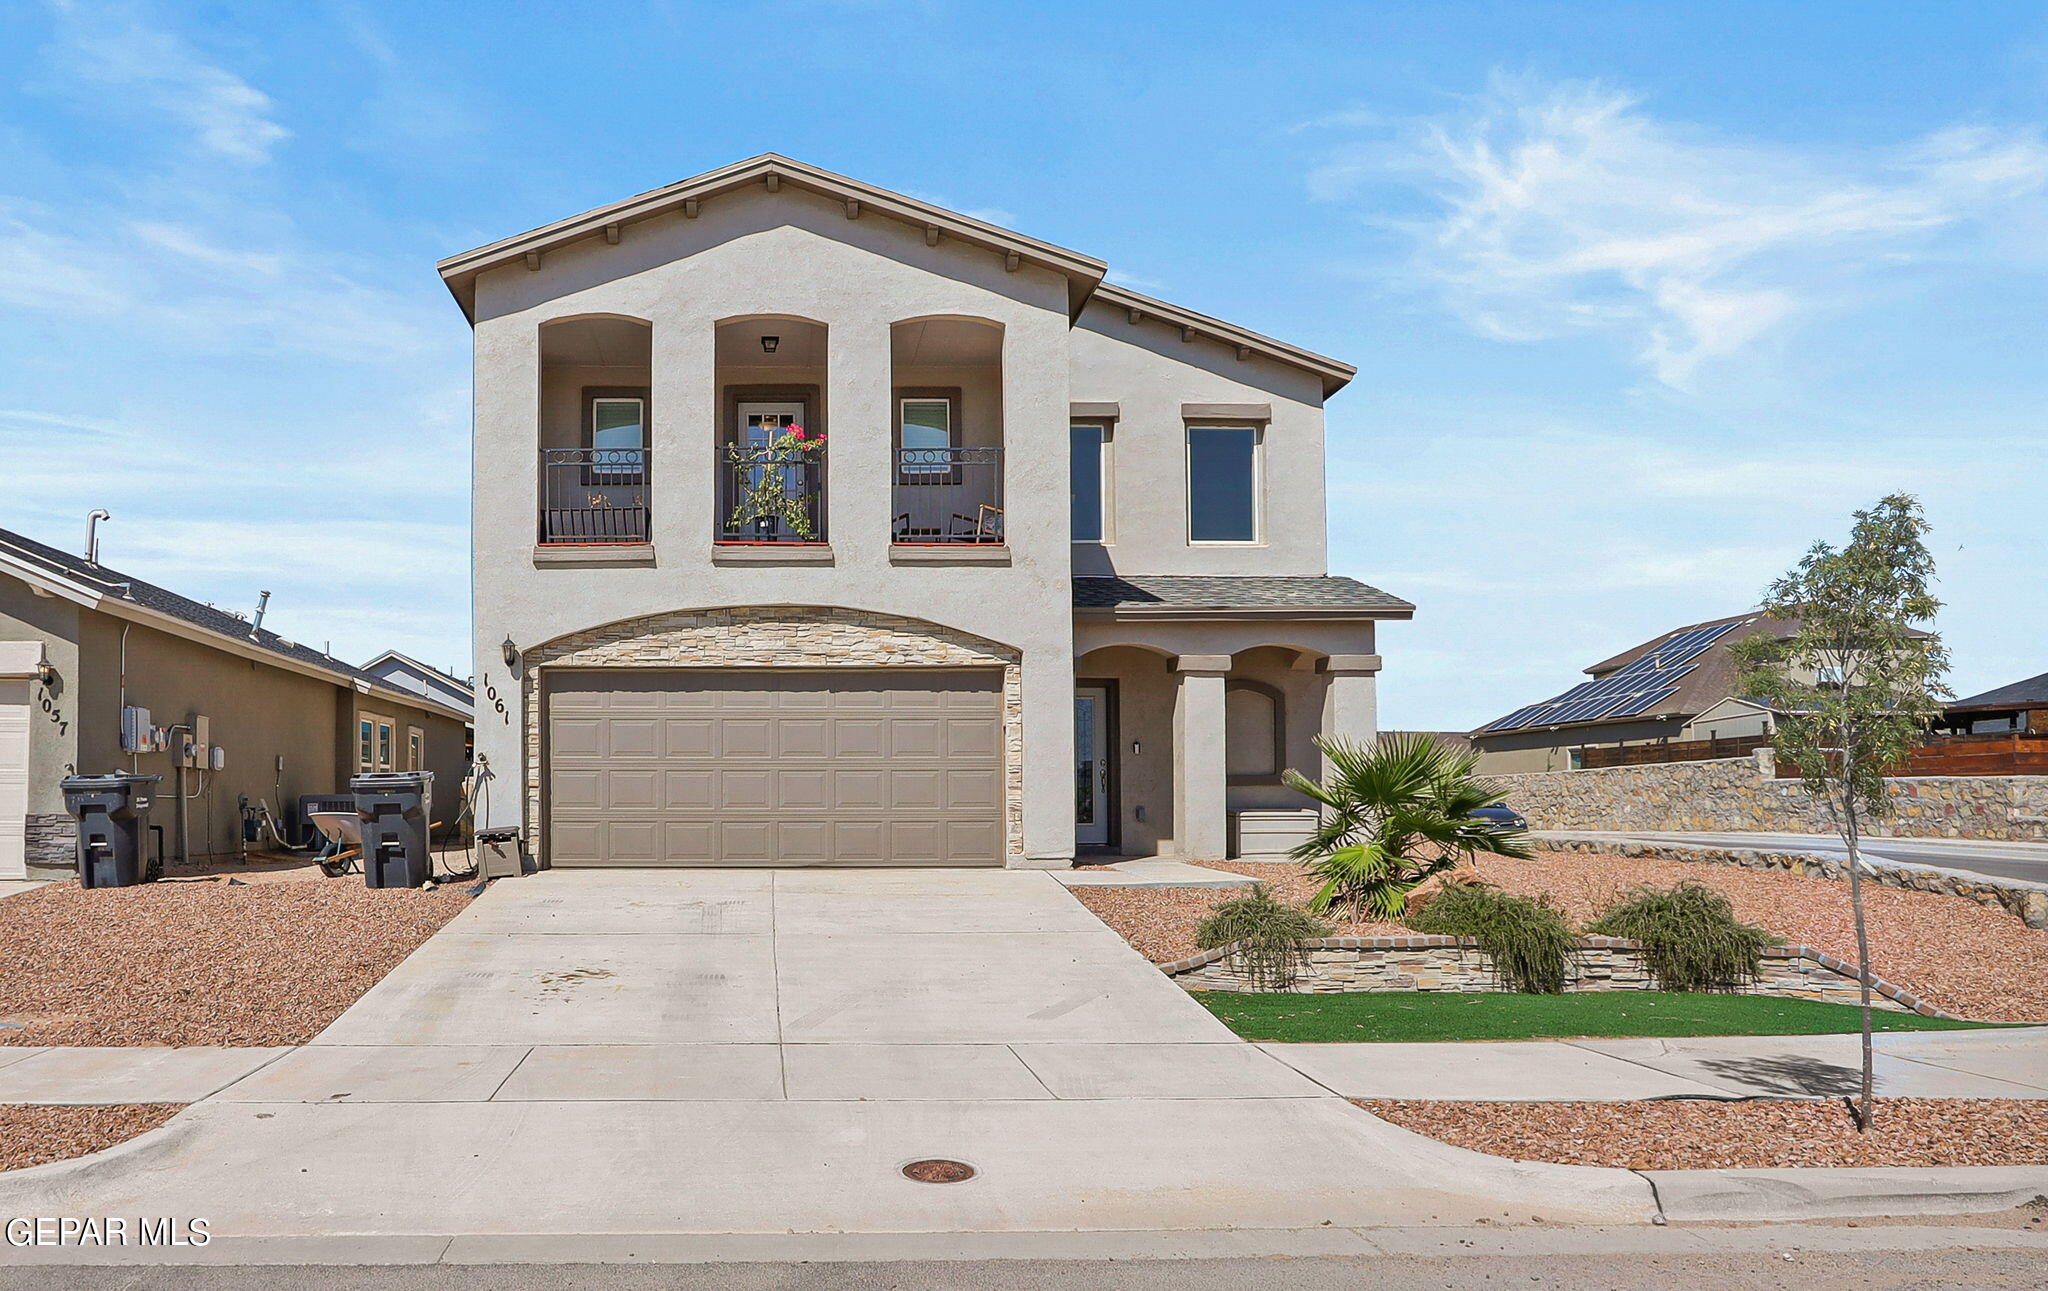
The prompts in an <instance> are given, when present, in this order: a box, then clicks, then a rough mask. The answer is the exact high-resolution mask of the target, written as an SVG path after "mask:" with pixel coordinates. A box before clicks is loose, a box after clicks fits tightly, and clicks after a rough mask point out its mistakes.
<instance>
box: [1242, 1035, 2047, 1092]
mask: <svg viewBox="0 0 2048 1291" xmlns="http://www.w3.org/2000/svg"><path fill="white" fill-rule="evenodd" d="M1873 1045H1874V1047H1875V1048H1876V1051H1877V1062H1876V1071H1875V1074H1876V1078H1877V1092H1878V1093H1879V1094H1882V1095H1885V1096H1887V1097H1892V1098H2048V1027H2021V1028H2012V1029H2006V1028H1999V1029H1995V1030H1983V1031H1901V1032H1889V1033H1885V1034H1881V1035H1878V1036H1875V1037H1873ZM1259 1047H1260V1048H1262V1049H1264V1050H1265V1051H1266V1052H1267V1053H1269V1054H1271V1055H1273V1056H1274V1057H1276V1058H1278V1059H1280V1060H1281V1061H1282V1062H1285V1063H1287V1064H1288V1065H1289V1066H1291V1067H1293V1068H1294V1069H1295V1070H1297V1071H1300V1072H1302V1073H1303V1074H1304V1075H1307V1076H1308V1077H1310V1078H1311V1079H1313V1080H1315V1081H1316V1082H1317V1083H1319V1084H1321V1085H1322V1086H1324V1087H1325V1088H1327V1089H1329V1090H1330V1091H1332V1092H1333V1093H1337V1094H1341V1095H1343V1096H1344V1097H1346V1098H1417V1099H1431V1098H1433V1099H1445V1100H1450V1101H1456V1102H1492V1101H1500V1102H1623V1101H1631V1100H1635V1099H1649V1098H1836V1097H1842V1096H1844V1095H1847V1094H1851V1093H1854V1092H1855V1091H1856V1090H1857V1089H1858V1087H1859V1086H1860V1085H1861V1082H1862V1074H1861V1073H1862V1057H1861V1042H1860V1040H1859V1039H1858V1037H1856V1036H1854V1035H1823V1036H1700V1037H1693V1038H1683V1039H1623V1040H1523V1041H1506V1042H1479V1043H1461V1044H1266V1045H1261V1046H1259Z"/></svg>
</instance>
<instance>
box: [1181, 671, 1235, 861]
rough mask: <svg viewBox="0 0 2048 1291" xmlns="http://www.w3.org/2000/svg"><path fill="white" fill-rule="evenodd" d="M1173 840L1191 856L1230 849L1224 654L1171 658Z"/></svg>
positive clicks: (1218, 855) (1212, 856) (1216, 855)
mask: <svg viewBox="0 0 2048 1291" xmlns="http://www.w3.org/2000/svg"><path fill="white" fill-rule="evenodd" d="M1173 670H1174V673H1175V675H1176V678H1177V680H1178V683H1179V685H1178V689H1177V692H1176V702H1175V704H1174V715H1173V716H1174V721H1173V726H1174V748H1173V771H1174V791H1173V839H1174V846H1175V847H1176V848H1177V849H1178V850H1179V852H1180V854H1181V855H1182V856H1185V857H1189V858H1191V859H1203V860H1221V859H1222V858H1223V857H1224V856H1225V855H1226V854H1227V853H1228V852H1229V848H1230V810H1229V805H1228V803H1227V801H1226V799H1225V794H1226V791H1227V786H1226V781H1225V779H1224V729H1223V682H1224V677H1225V676H1226V675H1227V674H1228V673H1229V672H1230V656H1229V655H1227V654H1184V655H1181V656H1180V657H1179V658H1178V659H1176V660H1174V664H1173Z"/></svg>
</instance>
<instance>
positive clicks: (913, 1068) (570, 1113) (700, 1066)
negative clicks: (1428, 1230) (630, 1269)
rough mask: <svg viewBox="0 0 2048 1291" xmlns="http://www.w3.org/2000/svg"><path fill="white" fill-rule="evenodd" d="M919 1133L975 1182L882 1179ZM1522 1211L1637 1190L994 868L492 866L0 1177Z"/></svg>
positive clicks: (618, 1195)
mask: <svg viewBox="0 0 2048 1291" xmlns="http://www.w3.org/2000/svg"><path fill="white" fill-rule="evenodd" d="M22 1061H23V1062H28V1061H31V1060H30V1059H23V1060H22ZM5 1070H6V1068H4V1067H0V1073H4V1072H5ZM934 1156H936V1157H949V1158H954V1159H958V1160H963V1161H966V1162H968V1163H970V1164H972V1165H973V1166H974V1167H976V1169H977V1170H978V1171H979V1174H978V1176H977V1177H976V1178H974V1179H973V1180H971V1181H969V1182H966V1183H962V1184H955V1185H947V1186H934V1185H931V1184H925V1183H918V1182H913V1181H911V1180H909V1179H906V1178H905V1177H904V1176H903V1175H902V1173H901V1169H900V1168H901V1167H902V1166H903V1165H904V1164H905V1163H906V1162H909V1161H913V1160H917V1159H921V1158H924V1157H934ZM1532 1210H1534V1211H1536V1212H1538V1213H1543V1214H1545V1215H1546V1216H1548V1217H1550V1218H1552V1219H1555V1220H1558V1221H1562V1222H1616V1221H1621V1222H1643V1221H1646V1220H1647V1219H1649V1218H1650V1216H1651V1215H1653V1214H1654V1213H1656V1206H1655V1199H1654V1197H1653V1195H1652V1191H1651V1189H1650V1187H1649V1185H1648V1184H1647V1183H1646V1182H1644V1181H1643V1180H1642V1179H1641V1178H1640V1177H1638V1176H1635V1175H1633V1174H1630V1173H1628V1172H1626V1171H1620V1170H1605V1169H1589V1168H1579V1167H1568V1166H1552V1165H1532V1164H1524V1163H1517V1162H1510V1161H1504V1160H1500V1159H1498V1158H1493V1157H1488V1156H1484V1155H1481V1154H1477V1153H1471V1152H1466V1151H1463V1150H1460V1149H1457V1148H1452V1147H1449V1146H1447V1145H1444V1144H1441V1143H1437V1142H1434V1141H1432V1140H1429V1139H1426V1138H1422V1137H1420V1136H1418V1135H1414V1134H1411V1133H1409V1132H1407V1131H1405V1130H1401V1129H1398V1128H1396V1127H1393V1126H1390V1125H1387V1124H1385V1123H1383V1122H1381V1121H1378V1120H1375V1119H1374V1118H1372V1117H1369V1116H1367V1115H1365V1114H1364V1113H1362V1112H1361V1111H1359V1110H1358V1109H1356V1108H1354V1107H1352V1106H1350V1105H1349V1104H1347V1103H1345V1102H1344V1101H1343V1100H1342V1099H1340V1098H1338V1097H1336V1096H1334V1095H1332V1094H1330V1093H1328V1092H1327V1091H1325V1090H1323V1089H1322V1088H1320V1087H1319V1086H1316V1085H1314V1084H1312V1083H1311V1082H1309V1081H1307V1080H1305V1079H1303V1078H1302V1077H1301V1076H1300V1075H1299V1074H1298V1073H1296V1072H1295V1071H1294V1070H1292V1069H1291V1068H1289V1067H1288V1066H1286V1065H1284V1064H1282V1063H1280V1062H1278V1061H1276V1060H1274V1059H1273V1058H1271V1057H1270V1056H1268V1055H1267V1054H1265V1053H1263V1052H1262V1051H1260V1050H1259V1049H1257V1048H1256V1047H1254V1046H1250V1045H1246V1044H1244V1043H1243V1042H1242V1041H1239V1040H1238V1039H1237V1038H1236V1037H1235V1036H1233V1035H1232V1034H1231V1033H1230V1032H1229V1031H1228V1030H1226V1029H1225V1028H1224V1027H1223V1026H1222V1025H1221V1024H1220V1023H1218V1022H1217V1021H1216V1020H1215V1019H1214V1018H1213V1017H1212V1016H1211V1015H1210V1014H1209V1013H1208V1011H1207V1010H1205V1009H1203V1008H1202V1007H1201V1006H1200V1005H1199V1004H1197V1003H1196V1002H1195V1001H1193V1000H1192V999H1190V998H1189V997H1188V996H1187V994H1186V993H1185V992H1183V991H1182V990H1180V989H1179V988H1178V987H1176V986H1175V985H1174V984H1173V983H1172V982H1170V981H1168V980H1167V979H1166V978H1165V977H1163V976H1162V975H1161V974H1160V973H1159V972H1158V970H1157V969H1155V968H1153V967H1152V966H1151V965H1150V964H1148V963H1146V962H1145V961H1144V960H1143V959H1142V958H1141V957H1140V956H1139V955H1138V954H1137V953H1136V952H1135V951H1133V950H1131V948H1130V947H1129V946H1128V945H1126V944H1125V943H1124V941H1123V940H1122V939H1121V938H1120V937H1118V936H1117V935H1116V934H1115V933H1113V932H1111V931H1110V930H1109V929H1108V928H1107V927H1105V926H1104V925H1103V924H1102V923H1101V922H1100V921H1098V920H1096V919H1095V918H1094V917H1093V916H1092V915H1090V914H1089V913H1088V912H1087V911H1086V910H1085V909H1084V908H1082V907H1081V906H1080V904H1079V903H1078V902H1077V901H1075V900H1074V899H1073V898H1072V897H1071V896H1070V895H1069V894H1068V893H1067V891H1066V890H1065V889H1064V888H1063V887H1062V886H1061V885H1060V884H1059V882H1058V881H1056V880H1055V879H1054V878H1053V877H1052V876H1050V875H1048V874H1043V873H1033V872H1021V871H993V870H992V871H865V872H863V871H779V872H774V873H769V872H748V871H678V872H551V873H545V874H541V875H537V876H533V877H531V878H526V879H520V880H515V881H508V882H502V883H498V884H495V885H493V886H492V887H491V889H490V890H489V891H488V892H487V893H485V895H484V896H483V897H481V898H480V899H478V900H477V901H476V902H475V903H474V904H472V905H471V906H470V907H469V908H468V909H467V910H465V911H464V912H463V913H462V914H461V915H459V916H458V917H457V918H456V919H454V920H453V921H451V922H450V923H449V924H448V926H447V927H446V928H444V929H443V930H442V931H441V932H439V933H437V934H436V935H435V936H434V937H433V938H431V939H429V940H428V941H427V942H426V943H425V944H424V945H423V946H421V947H420V949H419V950H417V951H416V952H414V954H413V955H412V956H411V957H410V958H408V959H407V960H406V961H405V962H404V963H403V964H401V965H400V966H399V968H398V969H397V970H396V971H394V972H393V973H392V974H391V975H390V976H389V977H387V978H386V979H385V980H384V981H383V982H382V983H380V984H379V985H378V986H377V987H375V988H374V989H373V990H371V991H370V992H369V993H368V994H367V995H365V996H364V997H363V998H362V999H361V1000H359V1001H358V1002H357V1003H356V1005H355V1006H354V1007H353V1008H351V1009H350V1010H349V1011H348V1012H347V1013H346V1014H344V1015H343V1016H342V1017H341V1018H340V1019H338V1020H337V1021H336V1022H335V1023H334V1024H333V1025H332V1026H331V1027H329V1028H328V1030H327V1031H326V1032H324V1033H323V1034H322V1035H321V1036H319V1037H318V1038H317V1039H316V1040H315V1042H314V1043H313V1044H311V1045H308V1046H306V1047H304V1048H302V1049H299V1050H297V1051H295V1052H293V1053H290V1054H287V1055H284V1056H283V1057H280V1058H278V1059H276V1060H275V1061H274V1062H271V1063H269V1064H268V1065H266V1066H265V1067H263V1068H262V1069H261V1070H260V1071H258V1072H256V1073H255V1074H253V1075H252V1076H250V1077H249V1078H247V1079H245V1080H243V1081H240V1082H238V1083H237V1084H235V1085H233V1086H231V1087H230V1088H229V1089H227V1090H226V1091H224V1092H223V1093H221V1094H220V1095H218V1096H215V1097H212V1098H209V1099H207V1100H205V1101H203V1102H201V1103H198V1104H196V1105H195V1106H193V1107H191V1108H189V1109H187V1110H186V1111H185V1112H183V1113H181V1114H180V1115H179V1116H177V1117H175V1118H173V1120H172V1121H171V1122H170V1123H169V1124H168V1125H167V1126H165V1127H164V1128H163V1129H161V1130H159V1131H156V1132H154V1133H152V1134H149V1135H145V1136H143V1137H142V1138H139V1139H136V1140H134V1141H132V1142H131V1143H128V1144H125V1145H122V1146H119V1147H116V1148H114V1149H111V1150H110V1151H108V1152H105V1153H102V1154H100V1155H98V1156H96V1157H93V1158H89V1159H86V1160H82V1161H78V1162H70V1163H60V1164H56V1165H50V1166H43V1167H37V1168H35V1169H31V1170H25V1171H21V1172H18V1173H15V1174H11V1175H0V1212H4V1213H9V1214H57V1215H62V1214H114V1215H120V1214H158V1213H165V1214H170V1213H177V1214H188V1215H203V1216H205V1217H207V1218H208V1219H209V1221H210V1223H211V1225H212V1228H213V1231H214V1233H216V1234H219V1235H220V1236H221V1240H222V1241H223V1242H226V1243H230V1244H231V1243H232V1241H233V1240H235V1239H238V1238H254V1237H263V1236H284V1235H299V1236H316V1235H319V1234H336V1233H347V1234H358V1235H364V1236H376V1235H391V1236H396V1235H404V1234H417V1233H419V1232H421V1231H423V1230H422V1225H423V1224H426V1223H429V1222H430V1223H431V1224H432V1226H433V1228H432V1230H431V1231H438V1232H445V1233H461V1234H479V1235H487V1234H498V1235H511V1234H550V1233H585V1234H588V1233H616V1234H698V1235H702V1234H787V1233H790V1232H798V1233H807V1232H835V1233H906V1232H922V1233H970V1232H971V1233H1030V1232H1040V1233H1074V1232H1104V1231H1160V1230H1173V1231H1182V1230H1186V1231H1198V1230H1222V1229H1240V1230H1245V1229H1250V1230H1258V1229H1282V1228H1302V1227H1316V1226H1320V1225H1323V1224H1325V1223H1327V1224H1329V1225H1332V1226H1346V1225H1349V1226H1358V1225H1369V1226H1387V1225H1396V1226H1398V1225H1411V1224H1424V1225H1427V1224H1456V1223H1471V1222H1475V1221H1477V1220H1479V1219H1482V1218H1484V1219H1488V1220H1489V1221H1491V1222H1503V1221H1504V1220H1506V1219H1508V1218H1509V1217H1511V1216H1514V1215H1517V1214H1520V1215H1522V1216H1524V1217H1526V1215H1527V1214H1528V1213H1530V1212H1531V1211H1532ZM230 1249H231V1245H230Z"/></svg>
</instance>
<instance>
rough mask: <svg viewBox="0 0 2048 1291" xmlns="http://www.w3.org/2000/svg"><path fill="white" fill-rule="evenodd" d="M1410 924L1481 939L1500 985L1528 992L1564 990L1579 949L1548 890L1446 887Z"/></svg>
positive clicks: (1444, 934)
mask: <svg viewBox="0 0 2048 1291" xmlns="http://www.w3.org/2000/svg"><path fill="white" fill-rule="evenodd" d="M1408 926H1409V927H1411V928H1413V929H1415V931H1417V932H1422V933H1430V934H1434V935H1436V936H1441V937H1469V938H1471V939H1472V940H1474V941H1476V942H1478V943H1479V948H1480V949H1481V950H1484V951H1485V952H1486V953H1487V955H1488V956H1489V957H1490V958H1491V959H1492V960H1493V971H1494V975H1495V976H1496V977H1498V978H1499V979H1500V982H1501V985H1503V986H1505V987H1506V988H1507V989H1509V990H1511V991H1519V992H1521V993H1522V994H1524V995H1558V994H1561V993H1562V992H1563V991H1564V984H1565V979H1566V978H1568V977H1569V976H1570V975H1571V969H1572V965H1573V963H1574V961H1575V960H1576V959H1577V958H1578V953H1579V942H1578V938H1577V936H1576V935H1574V934H1573V932H1572V927H1571V925H1570V924H1569V923H1567V922H1566V921H1565V917H1564V912H1563V911H1562V910H1560V909H1558V908H1557V906H1556V904H1555V903H1553V902H1552V901H1551V900H1550V898H1549V897H1548V896H1547V895H1546V896H1536V897H1524V896H1516V895H1514V894H1513V893H1509V892H1503V891H1501V890H1500V889H1499V888H1496V887H1492V886H1489V885H1487V884H1483V883H1456V884H1450V885H1447V886H1445V887H1444V888H1443V889H1442V890H1440V891H1438V892H1437V893H1436V894H1435V895H1434V896H1432V897H1430V899H1429V901H1428V902H1427V903H1425V904H1424V905H1423V906H1422V907H1421V908H1420V909H1418V910H1416V911H1415V912H1414V913H1413V914H1411V915H1409V916H1408Z"/></svg>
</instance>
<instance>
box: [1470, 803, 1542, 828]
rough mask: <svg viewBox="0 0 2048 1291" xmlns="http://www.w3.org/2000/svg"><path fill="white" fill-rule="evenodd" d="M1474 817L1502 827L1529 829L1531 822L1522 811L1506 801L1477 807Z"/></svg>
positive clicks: (1473, 813)
mask: <svg viewBox="0 0 2048 1291" xmlns="http://www.w3.org/2000/svg"><path fill="white" fill-rule="evenodd" d="M1472 819H1474V820H1486V821H1491V822H1493V823H1494V824H1496V825H1499V826H1500V827H1501V828H1502V829H1527V828H1528V827H1529V822H1528V821H1527V820H1524V819H1523V818H1522V813H1521V812H1519V811H1516V810H1515V809H1514V808H1513V807H1510V806H1508V805H1507V804H1506V803H1498V804H1496V805H1494V806H1491V807H1480V808H1477V809H1475V810H1474V811H1473V812H1472Z"/></svg>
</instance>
